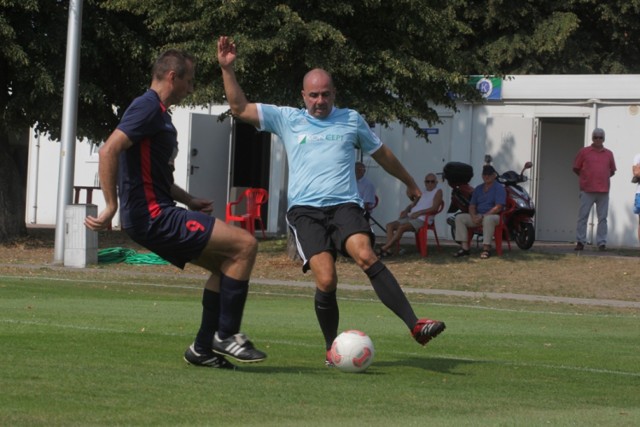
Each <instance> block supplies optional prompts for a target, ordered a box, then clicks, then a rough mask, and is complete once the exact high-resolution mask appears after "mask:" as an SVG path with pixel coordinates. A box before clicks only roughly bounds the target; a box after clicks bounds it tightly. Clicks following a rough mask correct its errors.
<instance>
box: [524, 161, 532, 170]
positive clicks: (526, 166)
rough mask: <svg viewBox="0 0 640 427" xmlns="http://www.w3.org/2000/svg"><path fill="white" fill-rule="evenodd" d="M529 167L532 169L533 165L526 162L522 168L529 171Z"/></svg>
mask: <svg viewBox="0 0 640 427" xmlns="http://www.w3.org/2000/svg"><path fill="white" fill-rule="evenodd" d="M531 167H533V163H531V162H527V163H525V164H524V168H525V169H529V168H531Z"/></svg>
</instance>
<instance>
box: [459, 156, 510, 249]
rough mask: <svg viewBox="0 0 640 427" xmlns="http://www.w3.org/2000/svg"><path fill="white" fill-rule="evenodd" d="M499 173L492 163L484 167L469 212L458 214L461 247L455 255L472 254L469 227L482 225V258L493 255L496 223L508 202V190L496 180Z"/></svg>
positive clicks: (472, 195)
mask: <svg viewBox="0 0 640 427" xmlns="http://www.w3.org/2000/svg"><path fill="white" fill-rule="evenodd" d="M497 176H498V174H497V173H496V170H495V169H494V168H493V166H491V165H485V166H484V167H483V168H482V180H483V181H484V183H482V184H480V185H478V186H477V187H476V188H475V189H474V190H473V193H472V194H471V201H470V203H469V213H461V214H458V215H457V216H456V241H458V242H460V249H459V250H458V252H456V253H455V254H453V256H454V257H456V258H458V257H463V256H467V255H469V254H470V251H469V242H468V237H469V230H468V229H467V227H472V228H473V227H479V226H482V243H483V245H482V252H481V253H480V258H482V259H487V258H489V257H490V256H491V239H492V238H493V232H494V231H495V228H496V225H498V223H499V222H500V212H501V211H502V209H503V208H504V206H505V204H506V202H507V191H506V190H505V189H504V186H503V185H502V184H500V183H499V182H496V177H497Z"/></svg>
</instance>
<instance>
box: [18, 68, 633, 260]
mask: <svg viewBox="0 0 640 427" xmlns="http://www.w3.org/2000/svg"><path fill="white" fill-rule="evenodd" d="M338 101H339V99H338ZM458 108H459V111H458V112H453V111H450V110H444V109H442V110H438V111H439V115H440V118H441V121H442V122H441V123H439V124H436V125H432V126H430V127H428V126H427V125H426V124H425V125H424V126H425V128H427V127H428V128H429V129H428V132H429V133H430V141H429V142H425V140H424V139H422V138H418V137H416V135H415V132H414V131H413V130H412V129H410V128H405V127H403V126H401V125H399V124H393V125H391V126H390V127H388V128H384V127H380V126H376V129H375V131H376V132H377V133H378V135H379V136H380V137H381V139H382V140H383V142H384V143H385V144H387V145H388V146H389V147H390V148H391V149H392V150H393V151H394V153H395V154H396V156H397V157H398V158H399V159H400V160H401V162H402V163H403V164H404V165H405V167H406V168H407V169H408V170H409V172H410V173H411V174H412V175H413V176H414V177H415V179H416V182H418V183H421V182H422V178H423V177H424V175H425V174H426V173H427V172H441V171H442V167H443V166H444V165H445V164H446V163H447V162H449V161H461V162H465V163H469V164H471V165H473V166H474V169H475V170H476V175H475V176H474V178H473V180H472V182H471V183H472V184H473V185H475V184H479V183H480V182H481V180H480V176H479V168H480V166H481V165H482V164H483V161H484V160H483V159H484V156H485V154H490V155H492V156H493V158H494V161H493V164H494V166H495V167H496V169H497V170H498V171H500V172H502V171H506V170H516V171H520V170H521V169H522V166H523V165H524V163H525V162H526V161H527V160H531V161H533V162H534V168H533V169H532V170H531V171H530V174H529V175H530V178H531V179H530V181H529V182H528V183H525V185H524V186H525V188H527V189H528V190H529V191H530V193H531V194H532V197H533V199H534V200H535V202H536V208H537V212H536V237H537V239H538V240H544V241H560V242H571V241H574V239H575V223H576V215H577V210H578V194H579V189H578V179H577V177H576V176H575V174H574V173H573V172H572V170H571V169H572V162H573V160H574V157H575V154H576V153H577V151H578V150H579V149H580V148H581V147H583V146H586V145H589V144H590V143H591V131H592V130H593V129H594V128H595V127H600V128H603V129H604V130H605V131H606V140H605V147H607V148H609V149H610V150H612V151H613V153H614V156H615V160H616V164H617V167H618V172H617V173H616V175H615V176H614V177H613V178H612V179H611V193H610V207H609V221H608V222H609V242H608V245H609V246H611V247H616V246H618V247H619V246H637V244H638V242H637V232H636V230H637V226H638V219H637V216H636V215H634V214H633V199H634V193H635V189H636V187H635V185H634V184H631V182H630V179H631V163H632V159H633V156H634V155H635V154H636V153H638V152H640V144H637V143H635V141H634V138H635V137H636V135H640V75H562V76H557V75H554V76H512V77H511V78H510V79H505V80H504V81H502V88H501V96H499V99H497V100H488V101H487V102H486V103H485V104H470V103H461V104H459V106H458ZM225 110H226V107H224V106H212V107H210V108H204V109H184V108H178V109H176V111H175V113H174V124H175V125H176V128H177V129H178V135H179V139H180V154H179V155H178V158H177V159H176V172H175V179H176V183H177V184H178V185H180V186H182V187H184V188H186V189H187V190H188V191H190V192H191V193H193V194H197V195H201V196H204V197H212V198H213V199H214V204H215V215H216V217H219V218H224V208H225V204H226V202H227V200H229V199H232V200H233V199H235V197H236V194H237V193H238V191H239V190H241V189H243V188H244V187H247V186H261V187H264V188H267V189H268V190H269V197H270V198H269V203H268V208H267V213H266V219H267V221H266V224H267V228H268V231H270V232H279V233H284V232H285V222H284V213H285V211H286V182H287V171H286V159H285V153H284V150H283V147H282V145H281V144H280V143H278V142H275V139H277V138H276V137H273V138H271V136H270V135H269V134H265V133H259V132H257V131H255V130H254V129H253V128H252V127H250V126H248V125H245V124H240V123H236V124H235V125H234V126H231V124H230V121H229V120H228V119H227V120H226V121H224V122H219V121H218V120H217V114H220V113H222V112H223V111H225ZM232 130H233V131H232ZM59 151H60V145H59V143H55V142H51V141H50V140H48V139H46V138H42V137H40V138H37V137H35V135H32V136H31V141H30V154H29V179H28V194H27V215H26V222H27V225H30V224H41V225H53V224H55V215H56V203H57V195H56V193H57V185H58V172H57V170H58V165H59V160H58V159H59V155H60V154H59ZM364 162H365V163H366V164H367V166H368V171H367V176H368V177H369V179H371V180H372V181H373V183H374V184H375V185H376V187H377V194H378V196H379V198H380V204H379V206H378V207H377V208H376V210H375V211H374V217H375V218H376V219H377V220H378V221H379V222H381V223H383V224H384V223H386V222H388V221H391V220H393V219H395V218H396V217H397V215H398V213H399V212H400V210H402V209H403V208H404V207H405V206H406V204H407V203H408V200H407V199H406V196H405V195H404V193H405V191H404V188H403V185H402V184H401V183H400V182H399V181H397V180H395V179H394V178H391V177H390V176H388V175H387V174H386V173H385V172H384V171H383V170H382V169H381V168H380V167H379V166H378V165H377V164H376V163H375V162H374V161H373V160H372V159H370V158H368V157H366V156H365V158H364ZM74 182H75V185H76V186H97V185H98V181H97V154H96V150H95V147H92V146H91V145H90V144H87V143H86V142H78V145H77V148H76V166H75V181H74ZM443 189H444V193H445V200H446V201H447V204H448V200H449V195H450V191H449V188H448V187H447V186H446V184H444V187H443ZM83 201H84V196H83V197H82V198H81V200H80V202H81V203H82V202H83ZM93 203H94V204H97V205H98V208H99V209H101V208H102V206H103V200H102V197H101V194H100V191H96V192H95V195H94V198H93ZM445 220H446V215H445V214H441V215H439V217H438V218H437V222H436V224H437V226H438V232H439V235H440V236H445V237H450V235H449V232H448V230H447V227H446V224H445ZM590 223H595V219H594V221H590ZM114 225H116V226H117V225H118V223H117V222H116V223H115V224H114ZM375 231H376V232H377V233H378V234H382V231H381V230H380V229H376V230H375ZM594 235H595V224H592V225H591V226H590V227H589V229H588V237H589V238H590V239H591V237H592V236H594Z"/></svg>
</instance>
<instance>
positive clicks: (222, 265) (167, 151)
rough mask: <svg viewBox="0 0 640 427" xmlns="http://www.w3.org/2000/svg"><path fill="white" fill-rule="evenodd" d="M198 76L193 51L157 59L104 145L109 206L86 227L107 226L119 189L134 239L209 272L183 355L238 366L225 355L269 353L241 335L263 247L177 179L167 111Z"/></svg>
mask: <svg viewBox="0 0 640 427" xmlns="http://www.w3.org/2000/svg"><path fill="white" fill-rule="evenodd" d="M194 77H195V61H194V58H193V57H192V56H191V55H189V54H186V53H184V52H181V51H178V50H173V49H172V50H168V51H166V52H164V53H163V54H162V55H160V56H159V57H158V59H157V60H156V61H155V63H154V65H153V69H152V80H151V87H150V88H149V89H148V90H147V91H146V92H145V93H144V94H143V95H142V96H140V97H138V98H136V99H135V100H134V101H133V102H132V103H131V105H130V106H129V108H127V110H126V111H125V113H124V116H123V117H122V120H121V121H120V124H119V125H118V126H117V128H116V129H115V130H114V131H113V133H112V134H111V136H109V138H108V139H107V141H106V142H105V144H104V146H103V147H102V148H101V150H100V163H99V167H98V174H99V177H100V185H101V187H102V191H103V193H104V198H105V202H106V208H105V209H104V210H103V211H102V212H101V213H100V215H98V217H91V216H89V217H87V218H86V219H85V225H86V226H87V227H88V228H90V229H91V230H95V231H98V230H105V229H106V228H107V227H108V225H109V224H110V223H111V219H112V218H113V216H114V215H115V214H116V211H117V209H118V199H117V194H119V196H120V217H121V221H122V228H123V229H124V231H125V232H126V233H127V234H128V235H129V236H130V237H131V238H132V239H133V240H134V241H135V242H137V243H139V244H140V245H142V246H144V247H146V248H147V249H149V250H151V251H153V252H155V253H156V254H158V255H160V256H161V257H162V258H164V259H166V260H167V261H169V262H171V263H172V264H174V265H175V266H177V267H179V268H184V266H185V264H186V263H187V262H191V263H193V264H195V265H198V266H200V267H202V268H205V269H207V270H209V271H210V272H211V275H210V276H209V278H208V280H207V282H206V284H205V287H204V293H203V296H202V307H203V309H202V320H201V324H200V330H199V331H198V333H197V335H196V338H195V341H194V343H193V344H191V346H189V348H187V350H186V352H185V354H184V359H185V360H186V361H187V362H188V363H190V364H192V365H197V366H207V367H212V368H222V369H234V368H235V366H234V365H233V364H232V363H230V362H229V361H227V360H226V359H225V356H230V357H232V358H234V359H236V360H237V361H239V362H260V361H262V360H264V359H265V358H266V354H264V353H263V352H261V351H260V350H257V349H256V348H254V346H253V344H252V343H251V341H249V340H248V339H247V337H246V336H245V335H244V334H242V333H240V323H241V320H242V314H243V311H244V305H245V301H246V299H247V293H248V288H249V276H250V274H251V270H252V268H253V264H254V262H255V258H256V253H257V248H258V246H257V242H256V240H255V238H254V237H253V236H251V235H250V234H249V233H247V232H246V231H244V230H242V229H240V228H237V227H233V226H230V225H227V224H225V222H224V221H216V220H215V218H213V217H212V216H210V215H209V213H211V212H212V211H213V202H212V201H210V200H204V199H200V198H197V197H194V196H192V195H191V194H189V193H187V192H186V191H184V190H183V189H181V188H180V187H178V186H177V185H176V184H175V183H174V181H173V166H172V164H173V160H174V159H175V156H176V154H177V152H178V140H177V131H176V128H175V127H174V126H173V123H172V121H171V115H170V114H169V111H168V109H169V107H170V106H172V105H174V104H177V103H179V102H181V101H182V100H183V99H184V98H185V97H186V96H187V95H189V94H190V93H191V92H192V91H193V80H194ZM116 184H117V186H116ZM116 187H117V189H116ZM176 202H180V203H183V204H185V205H186V206H187V207H188V208H189V210H187V209H184V208H181V207H177V206H176Z"/></svg>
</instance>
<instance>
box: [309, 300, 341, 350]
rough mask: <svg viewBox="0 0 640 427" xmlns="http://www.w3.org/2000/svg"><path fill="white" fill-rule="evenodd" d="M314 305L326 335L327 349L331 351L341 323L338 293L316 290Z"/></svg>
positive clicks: (323, 333)
mask: <svg viewBox="0 0 640 427" xmlns="http://www.w3.org/2000/svg"><path fill="white" fill-rule="evenodd" d="M313 305H314V307H315V310H316V317H317V318H318V323H320V329H321V330H322V335H324V341H325V345H326V348H327V350H329V349H330V348H331V344H333V340H334V339H336V337H337V336H338V323H339V322H340V311H339V310H338V301H337V300H336V291H333V292H322V291H321V290H320V289H317V288H316V295H315V298H314V304H313Z"/></svg>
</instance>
